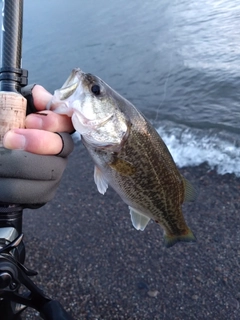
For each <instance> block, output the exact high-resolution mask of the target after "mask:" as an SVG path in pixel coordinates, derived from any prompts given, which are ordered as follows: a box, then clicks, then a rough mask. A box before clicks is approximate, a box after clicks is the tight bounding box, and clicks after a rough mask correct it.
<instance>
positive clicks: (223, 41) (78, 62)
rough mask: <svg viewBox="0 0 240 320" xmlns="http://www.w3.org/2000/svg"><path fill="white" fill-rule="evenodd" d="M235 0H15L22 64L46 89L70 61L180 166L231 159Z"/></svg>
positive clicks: (238, 77) (238, 13)
mask: <svg viewBox="0 0 240 320" xmlns="http://www.w3.org/2000/svg"><path fill="white" fill-rule="evenodd" d="M239 18H240V3H239V1H237V0H235V1H233V0H201V1H198V0H192V1H189V0H172V1H169V0H161V1H159V0H151V1H150V0H149V1H147V0H146V1H142V0H128V1H126V0H125V1H124V0H119V1H110V0H100V1H98V2H96V1H93V0H88V1H86V0H85V1H83V0H71V1H63V0H52V1H47V0H34V1H31V0H25V3H24V39H23V67H24V68H26V69H28V70H29V72H30V78H29V81H30V82H37V83H40V84H42V85H44V86H45V87H46V88H47V89H48V90H50V91H53V90H54V89H56V88H58V87H60V86H61V85H62V84H63V82H64V81H65V79H66V78H67V77H68V75H69V73H70V71H71V69H72V68H74V67H81V69H83V70H84V71H86V72H91V73H93V74H96V75H98V76H100V77H101V78H102V79H103V80H105V81H106V82H107V83H108V84H110V85H111V86H112V87H113V88H115V89H116V90H117V91H118V92H119V93H121V94H122V95H124V96H125V97H126V98H127V99H129V100H130V101H132V102H133V103H134V104H135V105H136V106H137V107H138V108H139V109H140V110H141V111H142V112H143V113H144V114H145V115H146V116H147V117H148V118H149V119H150V120H151V121H152V122H153V123H154V125H155V127H156V128H157V129H158V132H159V133H160V135H161V136H162V138H163V140H164V141H165V142H166V144H167V145H168V147H169V149H170V151H171V153H172V155H173V157H174V159H175V161H176V162H177V164H178V165H179V166H180V167H181V166H186V165H198V164H200V163H203V162H206V161H207V162H208V163H209V165H210V166H211V167H215V168H216V169H217V170H218V172H219V173H221V174H223V173H227V172H229V173H235V174H236V175H237V176H240V166H239V164H238V163H239V155H240V145H239V134H240V129H239V119H240V114H239V110H240V105H239V104H240V90H239V86H240V63H239V61H240V46H239V43H240V28H239Z"/></svg>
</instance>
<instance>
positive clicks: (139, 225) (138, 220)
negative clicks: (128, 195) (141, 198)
mask: <svg viewBox="0 0 240 320" xmlns="http://www.w3.org/2000/svg"><path fill="white" fill-rule="evenodd" d="M129 210H130V216H131V220H132V224H133V226H134V228H135V229H137V230H141V231H143V230H144V229H145V228H146V226H147V224H148V222H149V220H150V218H148V217H147V216H145V215H144V214H142V213H141V212H139V211H136V210H135V209H133V208H132V207H129Z"/></svg>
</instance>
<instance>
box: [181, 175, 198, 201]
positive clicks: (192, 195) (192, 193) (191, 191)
mask: <svg viewBox="0 0 240 320" xmlns="http://www.w3.org/2000/svg"><path fill="white" fill-rule="evenodd" d="M182 178H183V184H184V202H191V201H194V200H195V199H196V197H197V191H196V189H195V188H194V187H193V186H192V184H191V183H190V182H189V181H188V180H187V179H185V178H184V177H182Z"/></svg>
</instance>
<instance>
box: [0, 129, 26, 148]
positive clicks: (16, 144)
mask: <svg viewBox="0 0 240 320" xmlns="http://www.w3.org/2000/svg"><path fill="white" fill-rule="evenodd" d="M3 145H4V147H5V148H7V149H21V150H24V149H25V145H26V138H25V136H23V135H21V134H17V133H15V132H13V131H8V132H7V133H6V134H5V136H4V138H3Z"/></svg>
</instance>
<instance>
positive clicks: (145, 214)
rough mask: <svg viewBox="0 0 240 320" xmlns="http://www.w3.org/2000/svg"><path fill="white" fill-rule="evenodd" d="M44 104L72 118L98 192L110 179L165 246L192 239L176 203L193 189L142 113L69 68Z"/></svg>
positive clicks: (141, 224) (134, 217)
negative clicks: (155, 228) (154, 225)
mask: <svg viewBox="0 0 240 320" xmlns="http://www.w3.org/2000/svg"><path fill="white" fill-rule="evenodd" d="M48 109H50V110H52V111H54V112H56V113H59V114H65V115H68V116H69V117H71V118H72V123H73V126H74V128H75V130H76V131H77V132H78V133H79V134H80V135H81V140H82V142H83V144H84V146H85V147H86V149H87V150H88V153H89V154H90V156H91V158H92V159H93V162H94V164H95V167H94V181H95V183H96V186H97V189H98V191H99V192H100V193H101V194H105V192H106V190H107V188H108V186H109V185H110V186H111V187H112V188H113V189H114V190H115V191H116V192H117V193H118V195H119V196H120V197H121V198H122V200H123V201H124V202H125V203H126V204H127V205H128V207H129V211H130V216H131V221H132V224H133V226H134V227H135V228H136V229H137V230H142V231H143V230H144V229H145V227H146V226H147V224H148V222H149V221H150V220H151V219H152V220H154V221H155V222H156V223H157V224H159V225H160V226H161V227H162V229H163V233H164V244H165V246H166V247H167V248H169V247H171V246H173V245H174V244H176V243H177V242H181V241H182V242H196V237H195V235H194V234H193V232H192V231H191V229H190V228H189V227H188V225H187V223H186V221H185V219H184V216H183V213H182V204H183V202H185V201H194V200H195V198H196V190H195V188H194V187H193V186H192V185H191V183H190V182H189V181H188V180H187V179H185V178H184V177H183V176H182V175H181V174H180V172H179V170H178V168H177V166H176V164H175V163H174V160H173V158H172V156H171V154H170V152H169V150H168V148H167V146H166V145H165V143H164V141H163V140H162V138H161V137H160V135H159V134H158V133H157V131H156V130H155V128H154V127H153V125H152V124H151V123H150V121H148V120H147V119H146V117H145V116H144V115H143V114H142V113H141V112H140V111H139V110H138V109H137V108H136V107H135V106H134V105H133V104H132V103H131V102H130V101H128V100H127V99H125V98H124V97H122V96H121V95H120V94H119V93H117V92H116V91H115V90H114V89H112V88H111V87H110V86H109V85H108V84H106V83H105V82H104V81H103V80H102V79H100V78H99V77H97V76H95V75H92V74H90V73H84V72H83V71H82V70H81V69H79V68H75V69H73V70H72V73H71V75H70V76H69V78H68V79H67V81H66V82H65V83H64V84H63V86H62V87H61V88H60V89H57V90H55V91H54V95H53V98H52V100H51V102H50V104H49V106H48Z"/></svg>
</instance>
